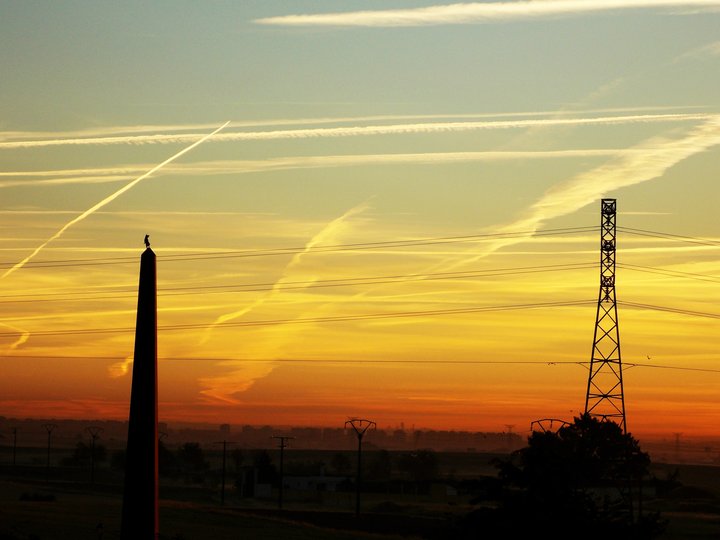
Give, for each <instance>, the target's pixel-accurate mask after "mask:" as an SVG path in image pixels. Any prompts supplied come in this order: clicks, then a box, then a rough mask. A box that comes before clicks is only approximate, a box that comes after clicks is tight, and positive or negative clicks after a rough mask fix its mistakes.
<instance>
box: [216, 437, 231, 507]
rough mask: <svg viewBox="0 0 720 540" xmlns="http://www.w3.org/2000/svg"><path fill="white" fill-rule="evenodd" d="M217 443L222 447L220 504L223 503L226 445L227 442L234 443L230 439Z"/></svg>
mask: <svg viewBox="0 0 720 540" xmlns="http://www.w3.org/2000/svg"><path fill="white" fill-rule="evenodd" d="M217 444H222V447H223V454H222V481H221V487H220V504H221V505H225V471H226V468H225V464H226V462H227V445H228V444H235V443H233V442H230V441H219V442H218V443H217Z"/></svg>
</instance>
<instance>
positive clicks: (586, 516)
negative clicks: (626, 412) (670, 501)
mask: <svg viewBox="0 0 720 540" xmlns="http://www.w3.org/2000/svg"><path fill="white" fill-rule="evenodd" d="M495 465H496V467H497V468H498V470H499V478H500V480H501V482H502V484H503V486H504V496H503V498H502V500H501V504H500V507H499V509H498V510H497V511H496V512H495V513H494V514H493V515H492V516H488V515H485V516H484V521H485V525H486V526H487V525H488V524H489V523H492V524H493V526H495V527H497V530H503V531H506V532H507V531H509V532H512V533H513V534H515V535H518V534H520V535H532V534H533V533H534V532H536V531H537V530H541V529H542V528H543V527H544V526H547V527H552V530H553V533H552V537H553V538H555V539H558V538H578V537H583V538H584V539H594V538H606V537H607V538H610V537H612V538H616V539H617V538H633V539H650V538H655V537H656V536H658V535H659V534H660V533H661V532H662V530H663V526H662V524H661V521H660V519H659V516H658V515H657V514H650V515H644V516H639V515H638V513H637V511H635V512H633V508H632V498H631V495H632V493H633V489H634V491H635V492H637V485H638V482H639V480H640V479H642V478H643V477H647V476H648V474H649V473H648V471H649V466H650V457H649V455H648V454H647V453H645V452H643V451H641V449H640V445H639V443H638V441H637V440H635V439H634V438H633V437H632V436H631V435H629V434H624V433H623V432H622V430H621V429H620V427H619V426H618V424H616V423H614V422H608V421H600V420H598V419H597V418H595V417H591V416H590V415H587V414H586V415H583V416H581V417H578V418H575V420H574V422H573V423H572V424H568V425H566V426H563V427H562V428H560V429H559V430H558V431H557V432H534V433H533V434H532V435H531V436H530V437H529V438H528V445H527V447H525V448H522V449H520V450H517V451H515V452H513V453H512V454H511V455H510V457H509V458H508V459H506V460H498V461H496V462H495ZM635 510H637V508H635ZM510 536H512V534H511V535H510Z"/></svg>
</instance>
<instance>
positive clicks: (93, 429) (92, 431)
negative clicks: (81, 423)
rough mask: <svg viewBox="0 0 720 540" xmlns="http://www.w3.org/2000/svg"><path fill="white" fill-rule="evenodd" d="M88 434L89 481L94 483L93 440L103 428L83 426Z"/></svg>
mask: <svg viewBox="0 0 720 540" xmlns="http://www.w3.org/2000/svg"><path fill="white" fill-rule="evenodd" d="M85 431H87V432H88V433H89V434H90V483H91V484H95V441H96V440H97V439H98V438H99V437H100V433H102V431H103V428H101V427H97V426H90V427H88V428H85Z"/></svg>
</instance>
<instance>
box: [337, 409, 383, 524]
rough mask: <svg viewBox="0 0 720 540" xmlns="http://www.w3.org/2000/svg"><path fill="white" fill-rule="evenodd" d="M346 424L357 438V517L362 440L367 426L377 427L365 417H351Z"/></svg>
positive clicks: (357, 511)
mask: <svg viewBox="0 0 720 540" xmlns="http://www.w3.org/2000/svg"><path fill="white" fill-rule="evenodd" d="M348 424H349V425H350V427H351V428H353V431H355V435H357V440H358V459H357V479H356V481H355V517H358V516H359V515H360V482H361V481H362V440H363V437H364V436H365V432H366V431H367V430H368V429H369V428H377V424H376V423H375V422H373V421H372V420H366V419H365V418H351V419H349V420H348V421H347V422H345V427H346V428H347V427H348Z"/></svg>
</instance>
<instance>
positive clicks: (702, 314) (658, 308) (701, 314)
mask: <svg viewBox="0 0 720 540" xmlns="http://www.w3.org/2000/svg"><path fill="white" fill-rule="evenodd" d="M618 304H619V305H621V306H628V307H635V308H639V309H649V310H653V311H663V312H666V313H677V314H679V315H690V316H692V317H706V318H708V319H720V314H718V313H708V312H705V311H692V310H689V309H680V308H673V307H665V306H655V305H652V304H641V303H639V302H627V301H623V302H618Z"/></svg>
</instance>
